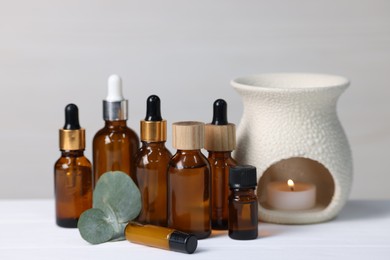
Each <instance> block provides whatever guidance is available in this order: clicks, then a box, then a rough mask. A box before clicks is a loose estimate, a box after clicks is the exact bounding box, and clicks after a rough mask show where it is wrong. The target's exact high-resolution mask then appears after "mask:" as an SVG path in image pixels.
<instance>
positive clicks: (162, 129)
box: [141, 120, 167, 142]
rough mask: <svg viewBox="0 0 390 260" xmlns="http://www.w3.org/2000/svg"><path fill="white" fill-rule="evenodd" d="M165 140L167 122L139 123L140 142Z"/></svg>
mask: <svg viewBox="0 0 390 260" xmlns="http://www.w3.org/2000/svg"><path fill="white" fill-rule="evenodd" d="M166 140H167V121H166V120H162V121H145V120H142V121H141V141H145V142H165V141H166Z"/></svg>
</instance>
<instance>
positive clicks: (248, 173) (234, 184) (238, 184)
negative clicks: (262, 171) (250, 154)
mask: <svg viewBox="0 0 390 260" xmlns="http://www.w3.org/2000/svg"><path fill="white" fill-rule="evenodd" d="M256 185H257V178H256V167H254V166H252V165H239V166H233V167H231V168H230V170H229V187H230V188H254V187H256Z"/></svg>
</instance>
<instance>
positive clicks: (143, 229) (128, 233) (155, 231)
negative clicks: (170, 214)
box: [125, 222, 175, 250]
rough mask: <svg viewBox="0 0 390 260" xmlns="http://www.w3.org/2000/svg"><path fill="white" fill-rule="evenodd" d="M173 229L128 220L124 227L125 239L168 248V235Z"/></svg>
mask: <svg viewBox="0 0 390 260" xmlns="http://www.w3.org/2000/svg"><path fill="white" fill-rule="evenodd" d="M174 231H175V230H174V229H170V228H164V227H159V226H153V225H141V224H138V223H135V222H130V223H129V224H128V225H127V226H126V228H125V237H126V239H127V240H129V241H131V242H133V243H138V244H142V245H147V246H154V247H158V248H162V249H168V250H169V236H170V235H171V233H172V232H174Z"/></svg>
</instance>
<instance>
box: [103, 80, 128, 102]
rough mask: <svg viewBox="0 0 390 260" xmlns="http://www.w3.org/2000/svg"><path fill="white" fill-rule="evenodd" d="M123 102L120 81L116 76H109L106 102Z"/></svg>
mask: <svg viewBox="0 0 390 260" xmlns="http://www.w3.org/2000/svg"><path fill="white" fill-rule="evenodd" d="M122 100H124V98H123V94H122V79H121V78H120V77H119V76H118V75H115V74H114V75H111V76H110V77H109V78H108V95H107V98H106V101H109V102H116V101H122Z"/></svg>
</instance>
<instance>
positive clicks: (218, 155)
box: [208, 151, 232, 159]
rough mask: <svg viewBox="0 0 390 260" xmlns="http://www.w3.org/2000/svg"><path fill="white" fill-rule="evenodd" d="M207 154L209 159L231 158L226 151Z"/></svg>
mask: <svg viewBox="0 0 390 260" xmlns="http://www.w3.org/2000/svg"><path fill="white" fill-rule="evenodd" d="M208 152H209V158H223V159H229V158H232V152H231V151H226V152H216V151H208Z"/></svg>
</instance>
